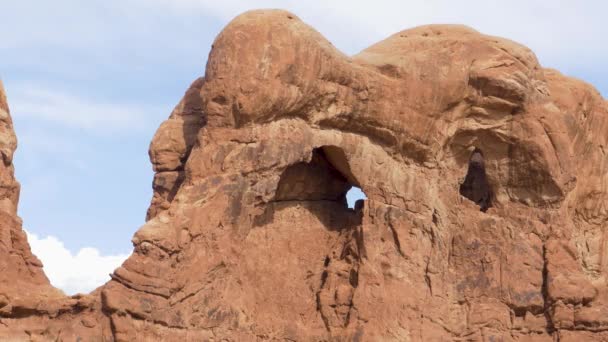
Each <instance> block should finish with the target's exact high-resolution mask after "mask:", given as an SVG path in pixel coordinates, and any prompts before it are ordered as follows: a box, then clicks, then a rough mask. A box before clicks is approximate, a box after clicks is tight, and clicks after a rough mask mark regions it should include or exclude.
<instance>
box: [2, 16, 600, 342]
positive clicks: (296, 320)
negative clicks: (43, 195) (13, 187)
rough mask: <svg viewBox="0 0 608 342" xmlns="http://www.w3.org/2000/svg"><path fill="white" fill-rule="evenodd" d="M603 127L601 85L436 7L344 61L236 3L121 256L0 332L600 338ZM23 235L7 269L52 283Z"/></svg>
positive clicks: (131, 337) (310, 32) (284, 21)
mask: <svg viewBox="0 0 608 342" xmlns="http://www.w3.org/2000/svg"><path fill="white" fill-rule="evenodd" d="M0 99H2V100H3V99H4V97H3V96H2V97H0ZM4 102H5V101H4V100H3V101H2V103H3V105H2V107H3V108H4V107H6V105H5V104H4ZM6 113H8V111H6ZM6 116H7V115H6ZM7 117H8V116H7ZM6 122H10V119H9V121H6ZM607 130H608V103H607V102H606V100H604V99H603V98H602V97H601V96H600V95H599V93H598V92H597V91H596V90H594V89H593V88H592V87H591V86H589V85H587V84H585V83H583V82H581V81H578V80H574V79H571V78H568V77H565V76H563V75H561V74H560V73H559V72H557V71H554V70H549V69H544V68H542V67H541V66H540V65H539V64H538V61H537V59H536V57H535V56H534V54H533V53H532V52H531V51H530V50H529V49H527V48H525V47H523V46H521V45H519V44H517V43H514V42H511V41H508V40H505V39H502V38H497V37H490V36H486V35H483V34H480V33H478V32H476V31H474V30H472V29H470V28H467V27H463V26H449V25H433V26H425V27H419V28H415V29H411V30H406V31H402V32H399V33H397V34H395V35H393V36H391V37H389V38H388V39H386V40H384V41H382V42H379V43H377V44H375V45H373V46H371V47H370V48H368V49H366V50H364V51H362V52H361V53H360V54H358V55H356V56H353V57H347V56H345V55H344V54H342V53H340V52H339V51H337V50H336V49H335V48H334V47H333V46H332V45H331V44H330V43H329V42H327V40H325V39H324V38H323V37H322V36H321V35H320V34H319V33H317V32H316V31H315V30H314V29H312V28H310V27H309V26H307V25H306V24H304V23H303V22H302V21H300V20H299V19H298V18H297V17H296V16H294V15H293V14H291V13H288V12H284V11H272V10H263V11H253V12H248V13H245V14H243V15H241V16H239V17H237V18H236V19H234V20H233V21H232V22H231V23H230V24H229V25H228V26H227V27H226V28H225V29H224V30H223V31H222V33H220V35H219V36H218V37H217V39H216V41H215V43H214V46H213V49H212V51H211V54H210V56H209V60H208V63H207V69H206V72H205V76H204V78H200V79H198V80H196V81H195V82H194V83H193V84H192V86H191V87H190V89H189V90H188V91H187V93H186V95H185V96H184V99H183V100H182V101H181V102H180V104H179V105H178V106H177V107H176V109H175V110H174V112H173V113H172V114H171V117H170V118H169V119H168V120H167V121H166V122H165V123H163V124H162V125H161V127H160V128H159V130H158V131H157V133H156V135H155V137H154V140H153V141H152V144H151V146H150V158H151V161H152V163H153V165H154V170H155V172H156V175H155V178H154V185H153V186H154V197H153V199H152V203H151V205H150V210H149V211H148V221H147V223H146V224H145V225H144V226H143V227H141V228H140V229H139V230H138V232H137V233H136V234H135V236H134V237H133V243H134V251H133V254H132V255H131V257H130V258H129V259H128V260H127V261H125V263H124V264H123V265H122V266H121V267H120V268H118V269H117V270H116V271H115V272H114V274H113V275H112V280H111V281H110V282H108V283H107V284H106V285H104V286H103V287H102V288H100V289H99V290H97V291H95V292H94V293H92V294H91V295H87V296H82V297H76V298H74V297H72V298H65V297H61V296H59V297H56V298H55V297H53V298H52V299H48V300H40V301H38V302H37V303H38V304H37V306H36V309H31V308H32V305H31V304H28V305H29V306H27V308H28V309H27V310H15V309H13V310H12V311H11V310H6V311H3V313H2V316H1V317H2V323H3V324H0V336H2V337H7V338H15V339H26V340H27V339H28V338H29V339H33V340H34V339H36V338H38V339H42V340H45V339H48V340H55V339H59V340H76V338H77V337H82V338H83V339H85V340H87V339H91V340H95V339H97V340H104V339H105V340H115V341H138V340H139V341H147V340H150V341H152V340H184V341H205V340H209V341H256V340H258V341H262V340H297V341H330V340H331V341H351V340H352V341H555V340H559V341H590V340H596V341H606V340H608V319H607V318H606V317H608V286H607V285H608V284H607V281H608V279H607V272H608V266H607V265H608V259H607V258H608V257H607V256H606V251H607V246H606V238H605V230H606V222H608V209H607V207H606V203H607V200H608V198H607V197H608V196H607V195H608V178H607V177H608V159H607V158H606V155H605V149H606V144H607V139H608V135H606V134H605V132H606V131H607ZM8 131H10V132H12V130H8ZM3 141H4V140H3ZM7 141H10V139H9V140H7ZM3 146H9V148H8V150H7V151H10V153H9V154H11V155H12V151H13V150H14V146H13V145H10V143H9V144H8V145H6V144H5V145H3ZM3 146H0V147H2V148H5V147H3ZM10 146H13V147H10ZM475 148H477V149H478V151H479V154H478V155H476V154H475V153H473V154H471V153H472V151H475V150H474V149H475ZM481 155H483V159H481V160H480V159H479V157H480V156H481ZM470 161H471V162H473V163H475V164H476V165H483V168H484V169H485V177H482V178H483V179H482V178H476V179H477V180H470V183H471V184H468V183H467V184H465V189H468V188H467V187H468V186H469V185H471V190H470V191H471V192H473V194H472V195H471V197H473V199H474V200H475V199H484V200H485V199H486V198H489V199H491V200H490V202H489V203H490V204H491V205H490V206H489V208H484V207H483V206H482V208H481V209H487V210H486V211H485V212H484V211H480V205H478V204H480V203H478V204H475V203H474V202H473V201H471V200H469V199H468V198H467V197H468V196H467V197H464V196H462V195H461V193H460V192H461V189H462V185H463V183H464V182H465V179H466V175H467V172H468V170H469V162H470ZM7 170H8V169H7ZM7 170H3V173H2V175H3V177H5V176H6V177H9V176H7V175H8V172H9V171H10V177H9V178H7V179H12V169H10V170H9V171H7ZM480 179H482V180H481V181H480ZM13 181H14V180H13ZM480 184H481V185H480ZM350 186H358V187H360V188H361V189H363V191H364V192H365V193H366V195H367V197H368V198H367V199H366V200H365V201H363V202H362V203H359V204H358V205H357V207H356V208H355V209H349V208H347V206H346V204H345V197H344V196H345V193H346V191H347V190H348V188H349V187H350ZM467 191H469V190H467ZM465 192H466V191H465ZM476 201H477V200H476ZM477 202H479V201H477ZM11 203H13V205H14V206H16V201H14V202H11ZM482 204H483V203H482ZM7 215H12V216H11V217H15V216H14V211H12V212H10V213H9V214H7ZM3 222H4V221H3ZM7 222H9V221H7ZM1 231H2V232H3V234H4V235H3V236H5V235H6V234H7V233H5V232H7V231H9V232H13V231H14V232H15V234H16V236H19V234H21V236H22V235H23V234H22V232H21V230H20V225H19V223H18V222H17V221H15V223H14V224H10V223H9V224H8V226H7V227H2V230H1ZM3 241H4V240H3ZM7 241H8V240H7ZM20 241H21V242H20V243H18V244H17V245H18V246H21V247H19V248H21V250H25V251H26V252H21V254H19V253H17V254H15V253H11V252H10V251H11V249H9V250H8V251H9V252H7V255H18V256H19V257H18V258H17V259H16V260H12V259H8V258H6V259H4V260H6V261H5V266H4V267H5V268H6V269H10V270H13V271H14V270H19V269H23V267H25V266H20V265H22V264H24V265H25V264H27V265H30V266H28V267H31V268H32V269H33V270H34V271H35V272H37V273H35V274H37V275H38V276H37V277H38V278H36V279H30V278H28V277H31V274H32V273H31V272H30V273H29V274H30V275H28V276H26V275H22V274H19V273H15V275H14V277H15V278H19V279H22V280H23V281H24V283H27V284H30V285H32V284H34V285H35V284H39V285H40V286H41V287H43V288H44V289H45V290H44V291H49V290H48V289H49V287H48V282H47V281H46V279H44V276H43V275H42V273H41V272H40V265H39V263H36V262H35V261H34V262H31V261H30V262H29V263H27V262H26V261H23V260H34V259H33V256H31V253H29V249H28V248H27V244H25V239H24V238H23V237H22V240H20ZM5 244H6V243H5ZM11 246H12V245H11ZM20 263H21V264H20ZM32 265H33V266H32ZM20 267H21V268H20ZM15 272H16V271H15ZM5 284H6V283H5ZM5 286H6V288H7V289H13V287H11V286H10V285H9V284H6V285H5ZM44 291H43V292H36V290H34V289H31V288H26V291H22V293H26V294H32V293H47V292H44ZM5 302H6V303H8V304H5V306H7V305H9V306H10V307H12V308H15V307H19V306H16V305H17V304H16V303H19V299H18V298H17V297H15V296H14V295H13V294H11V293H9V294H8V295H5V297H3V299H2V303H5ZM32 332H35V333H32Z"/></svg>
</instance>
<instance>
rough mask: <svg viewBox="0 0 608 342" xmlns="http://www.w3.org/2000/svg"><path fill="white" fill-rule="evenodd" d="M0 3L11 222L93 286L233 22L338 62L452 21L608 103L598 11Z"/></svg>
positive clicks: (591, 6)
mask: <svg viewBox="0 0 608 342" xmlns="http://www.w3.org/2000/svg"><path fill="white" fill-rule="evenodd" d="M1 1H3V2H5V3H3V4H2V11H1V12H0V32H3V35H2V36H1V37H0V56H1V57H0V77H1V78H2V79H3V81H4V85H5V88H6V90H7V93H8V99H9V105H10V106H11V113H12V115H13V119H14V121H15V129H16V131H17V136H18V139H19V148H18V150H17V153H16V156H15V166H16V174H17V178H18V180H19V181H20V182H21V184H22V193H21V201H20V207H19V214H20V215H21V217H22V218H23V220H24V227H25V229H27V230H28V232H29V233H30V234H32V235H30V239H36V240H35V245H36V246H37V247H36V248H35V252H36V253H37V254H39V256H40V258H41V259H42V261H43V263H45V265H56V264H57V263H66V262H67V261H66V259H61V260H53V259H51V258H52V256H53V255H56V254H57V253H56V252H53V251H56V249H57V248H59V249H63V251H64V252H66V251H67V253H68V254H69V257H66V258H68V259H69V260H71V261H69V262H74V263H77V262H79V261H78V260H79V255H80V253H79V252H81V251H82V249H83V248H84V249H85V251H90V250H91V248H93V249H95V251H96V252H97V253H98V254H99V255H98V256H99V257H107V258H109V259H108V266H107V267H106V268H104V267H101V266H100V267H99V269H103V274H104V276H103V277H101V278H100V276H99V275H97V274H95V275H92V274H91V275H89V274H84V275H83V276H86V277H90V279H93V278H94V279H102V280H103V279H105V278H104V277H106V276H105V274H107V273H108V271H107V270H106V269H109V270H111V269H112V268H113V267H115V266H116V263H117V262H119V260H120V257H124V256H126V255H127V254H128V253H130V251H131V242H130V239H131V237H132V235H133V233H134V232H135V231H136V230H137V228H139V227H140V226H141V225H142V224H143V223H144V217H145V213H146V209H147V206H148V204H149V200H150V198H151V182H152V170H151V166H150V163H149V161H148V155H147V149H148V145H149V142H150V140H151V138H152V136H153V134H154V132H155V130H156V128H157V127H158V125H159V124H160V123H161V122H162V120H164V119H165V118H166V117H167V116H168V115H169V113H170V111H171V110H172V108H173V106H174V105H175V104H176V103H177V102H178V101H179V99H180V98H181V96H182V95H183V93H184V91H185V90H186V88H187V87H188V85H189V84H190V82H191V81H193V80H194V79H195V78H197V77H199V76H202V75H203V74H204V69H205V62H206V57H207V55H208V53H209V49H210V47H211V44H212V42H213V39H214V38H215V36H216V35H217V34H218V33H219V31H220V30H221V29H222V27H223V26H225V25H226V24H227V23H228V21H229V20H230V19H231V18H233V17H234V16H235V15H237V14H239V13H241V12H243V11H244V10H247V9H251V8H285V9H289V10H291V11H293V12H294V13H296V15H298V16H299V17H300V18H302V19H303V20H304V21H306V22H308V23H309V24H311V25H313V26H314V27H315V28H316V29H317V30H319V31H320V32H321V33H322V34H324V35H325V36H326V37H327V38H328V39H329V40H330V41H332V42H333V43H334V45H336V46H337V47H338V48H339V49H341V50H342V51H344V52H346V53H348V54H354V53H357V52H358V51H360V50H361V49H363V48H365V47H367V46H369V45H370V44H372V43H374V42H376V41H378V40H380V39H383V38H385V37H387V36H388V35H390V34H392V33H394V32H397V31H399V30H401V29H405V28H409V27H413V26H417V25H422V24H429V23H462V24H466V25H469V26H472V27H473V28H476V29H477V30H479V31H481V32H484V33H488V34H494V35H499V36H504V37H507V38H510V39H513V40H516V41H519V42H521V43H524V44H525V45H527V46H529V47H530V48H532V49H533V50H534V51H535V52H536V54H537V55H538V57H539V59H540V61H541V63H542V64H543V65H544V66H548V67H553V68H557V69H560V70H561V71H562V72H564V73H566V74H568V75H572V76H576V77H578V78H582V79H585V80H587V81H589V82H590V83H592V84H594V85H595V86H596V87H597V88H598V90H600V92H602V93H603V94H604V96H606V95H607V94H608V65H607V64H606V61H608V44H606V43H605V37H606V36H608V25H606V24H605V18H604V17H605V14H606V13H608V11H607V10H608V4H607V3H605V2H601V1H586V2H580V1H563V2H561V4H560V6H555V2H553V1H508V2H505V1H463V2H458V3H456V2H453V1H447V0H446V1H424V2H423V1H420V2H409V3H406V2H404V1H383V0H377V1H374V2H373V3H371V2H369V1H342V0H339V1H306V2H302V1H231V0H226V1H207V0H106V1H100V0H89V1H81V0H55V1H46V0H20V1H10V0H1ZM581 4H584V5H581ZM49 236H50V237H49ZM51 242H52V243H51ZM45 243H47V244H46V245H45ZM48 245H52V246H54V247H52V248H50V247H49V248H47V249H46V250H45V249H44V248H45V247H44V246H48ZM53 248H55V249H53ZM85 254H86V253H85ZM47 255H48V256H47ZM66 255H67V254H66ZM88 255H89V256H91V255H93V257H92V258H93V259H94V258H95V253H92V254H91V253H89V254H88ZM119 256H120V257H119ZM70 258H71V259H70ZM87 260H88V259H87ZM104 260H105V259H104ZM117 260H118V261H117ZM45 268H47V273H48V272H51V271H50V268H51V266H48V267H45ZM66 268H69V267H56V268H54V271H53V272H54V273H53V274H52V275H49V276H50V277H51V281H52V282H53V283H55V284H56V285H57V286H59V287H62V286H63V287H64V288H65V289H66V291H68V292H70V291H76V290H83V289H84V290H88V289H90V288H91V287H93V285H87V286H88V287H86V288H82V289H81V288H71V287H67V285H62V284H66V283H67V282H70V281H71V282H75V281H77V280H74V279H75V278H70V277H72V275H69V274H67V272H68V271H65V269H66ZM75 268H76V266H75ZM61 272H64V273H61ZM90 279H89V280H90ZM68 280H69V281H68ZM102 280H99V281H100V282H101V281H102ZM95 281H97V280H95ZM83 282H85V283H86V281H84V280H83ZM89 283H91V284H92V283H94V281H92V280H91V282H89ZM89 283H87V284H89ZM100 284H101V283H99V284H98V285H100Z"/></svg>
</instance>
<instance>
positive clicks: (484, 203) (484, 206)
mask: <svg viewBox="0 0 608 342" xmlns="http://www.w3.org/2000/svg"><path fill="white" fill-rule="evenodd" d="M459 192H460V194H461V195H462V196H464V197H466V198H468V199H469V200H471V201H473V202H474V203H475V204H477V205H479V208H480V210H481V211H483V212H485V211H486V210H488V208H490V207H491V206H492V196H493V191H492V187H491V186H490V183H489V182H488V177H487V175H486V167H485V162H484V156H483V152H482V151H481V149H479V148H477V147H475V149H474V150H473V152H472V153H471V156H470V157H469V167H468V170H467V175H466V176H465V178H464V182H463V183H462V184H460V191H459Z"/></svg>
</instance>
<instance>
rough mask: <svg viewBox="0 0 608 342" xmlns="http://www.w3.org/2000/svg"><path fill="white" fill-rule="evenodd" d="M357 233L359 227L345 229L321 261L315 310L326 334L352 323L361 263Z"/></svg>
mask: <svg viewBox="0 0 608 342" xmlns="http://www.w3.org/2000/svg"><path fill="white" fill-rule="evenodd" d="M352 223H354V224H357V222H352ZM359 224H360V223H359ZM358 232H359V227H358V225H354V226H352V225H351V226H346V227H344V228H343V230H342V231H341V232H340V236H339V238H338V240H337V242H336V245H335V247H334V249H333V251H332V252H331V257H330V256H328V257H326V259H325V262H324V266H325V267H324V271H323V273H322V274H321V285H320V287H319V291H318V292H317V295H316V297H317V310H318V311H319V313H320V314H321V318H322V319H323V323H324V324H325V327H326V328H327V330H328V331H332V329H338V328H346V327H347V326H348V325H349V323H350V321H351V316H352V312H353V310H354V295H355V291H356V289H357V287H358V286H359V267H360V263H361V250H360V248H359V246H361V243H360V242H359V241H358V235H359V233H358Z"/></svg>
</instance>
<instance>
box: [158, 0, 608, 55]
mask: <svg viewBox="0 0 608 342" xmlns="http://www.w3.org/2000/svg"><path fill="white" fill-rule="evenodd" d="M153 1H155V2H156V3H157V4H159V5H162V6H167V7H171V8H174V9H182V10H185V11H193V10H195V11H196V10H198V11H201V12H204V13H206V14H208V15H214V16H217V17H219V18H221V19H222V20H224V21H228V20H230V19H231V18H233V17H234V16H236V15H238V14H240V13H241V12H243V11H246V10H249V9H254V8H285V9H288V10H291V11H293V12H295V13H296V14H297V15H298V16H300V17H301V18H303V19H304V20H305V21H307V22H308V23H310V24H312V25H313V26H314V27H315V28H317V29H319V30H320V31H321V32H322V33H323V34H325V35H327V36H328V38H329V39H330V40H332V41H333V42H334V43H336V45H338V46H342V48H343V49H346V50H348V51H346V52H348V53H356V52H358V49H361V48H365V47H366V46H368V45H369V44H371V43H374V42H375V41H377V40H379V39H382V38H385V37H386V36H388V35H390V34H392V33H395V32H398V31H400V30H403V29H406V28H410V27H414V26H419V25H425V24H436V23H458V24H465V25H469V26H472V27H474V28H476V29H478V30H479V31H481V32H483V33H487V34H493V35H499V36H504V37H506V38H510V39H513V40H516V41H519V42H521V43H524V44H526V45H528V46H529V47H530V48H532V49H533V50H534V51H535V52H536V53H537V54H538V55H539V56H540V57H541V61H542V62H544V63H545V64H548V65H549V66H562V65H565V64H571V65H574V66H576V65H577V64H580V66H583V65H584V64H586V63H590V62H593V63H596V65H597V64H600V65H601V64H604V63H605V61H606V60H607V59H608V45H607V44H601V43H600V40H601V39H602V37H605V36H606V35H608V25H606V23H605V13H606V12H607V11H608V3H606V2H601V1H592V2H586V3H581V2H580V1H572V0H567V1H560V2H559V3H556V2H548V1H539V0H533V1H530V0H512V1H464V2H460V1H459V2H456V1H451V0H431V1H418V2H411V1H394V0H377V1H374V2H373V3H370V2H369V1H352V0H335V1H306V2H302V1H295V0H287V1H277V0H261V1H255V2H252V1H245V0H225V1H214V0H153ZM355 39H356V40H359V42H360V43H358V44H357V43H354V44H347V45H345V43H350V42H354V40H355Z"/></svg>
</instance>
